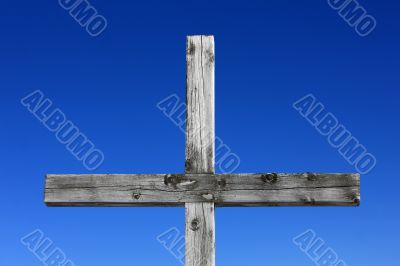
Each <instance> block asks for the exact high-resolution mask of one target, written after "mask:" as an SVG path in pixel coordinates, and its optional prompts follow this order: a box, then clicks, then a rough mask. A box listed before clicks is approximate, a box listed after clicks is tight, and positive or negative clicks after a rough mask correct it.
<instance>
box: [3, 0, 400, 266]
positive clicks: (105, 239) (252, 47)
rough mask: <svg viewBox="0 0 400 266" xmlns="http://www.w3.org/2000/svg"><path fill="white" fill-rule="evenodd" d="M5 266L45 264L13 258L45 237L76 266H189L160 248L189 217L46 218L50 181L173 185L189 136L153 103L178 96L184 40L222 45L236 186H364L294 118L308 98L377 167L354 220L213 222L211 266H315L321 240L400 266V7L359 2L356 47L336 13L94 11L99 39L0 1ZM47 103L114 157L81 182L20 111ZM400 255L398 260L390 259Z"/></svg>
mask: <svg viewBox="0 0 400 266" xmlns="http://www.w3.org/2000/svg"><path fill="white" fill-rule="evenodd" d="M1 3H2V8H1V11H0V34H1V41H0V62H1V63H0V71H1V74H0V88H1V97H0V101H1V104H0V121H1V125H2V130H0V142H1V145H0V147H1V149H0V165H1V168H0V169H1V174H0V175H1V182H2V186H1V188H0V192H1V193H0V200H1V202H2V203H3V204H2V207H1V216H0V225H1V226H0V236H1V237H0V265H1V266H14V265H15V266H27V265H29V266H31V265H32V266H36V265H43V263H42V262H41V261H40V260H39V259H38V258H36V257H35V255H33V254H32V253H31V252H30V251H29V250H28V249H27V247H25V246H24V245H22V244H21V243H20V239H21V237H23V236H25V235H27V234H28V233H30V232H32V231H33V230H35V229H40V230H42V231H43V233H44V234H45V235H46V237H48V238H49V239H51V240H52V241H53V242H54V244H55V245H56V246H57V247H59V248H60V249H62V251H63V252H65V254H66V255H67V257H68V258H69V259H70V260H71V261H73V262H74V263H75V265H97V266H105V265H121V266H123V265H151V266H153V265H154V266H156V265H163V266H169V265H180V263H179V261H178V260H176V259H175V258H174V257H173V256H172V255H171V254H170V253H169V252H168V251H166V250H165V249H164V247H163V246H162V245H160V243H158V242H157V239H156V237H157V236H158V235H159V234H161V233H162V232H164V231H166V230H168V229H169V228H171V227H176V228H178V229H179V230H180V231H181V232H183V230H184V209H183V208H48V207H46V206H45V205H44V204H43V189H44V175H45V174H46V173H92V172H93V173H176V172H182V171H183V170H184V159H185V158H184V156H185V152H184V151H185V150H184V149H185V146H184V145H185V136H184V134H183V133H182V132H181V131H180V130H179V128H178V127H176V126H175V125H174V124H173V123H172V122H171V121H170V120H169V119H168V118H167V117H165V115H164V114H163V113H162V112H161V111H160V110H159V109H158V108H157V107H156V104H157V103H158V102H159V101H161V100H162V99H164V98H165V97H167V96H169V95H171V94H174V93H175V94H177V95H178V96H179V97H180V98H181V99H182V100H183V99H184V97H185V38H186V36H187V35H193V34H213V35H214V36H215V42H216V87H215V88H216V92H215V93H216V134H217V135H218V136H219V137H220V138H221V139H222V140H223V141H224V143H226V144H227V145H228V146H229V147H230V148H231V149H232V151H233V152H234V153H236V154H237V155H238V156H239V157H240V160H241V164H240V166H239V168H238V169H237V170H236V171H235V172H238V173H239V172H245V173H247V172H309V171H313V172H355V171H356V170H355V168H354V166H352V165H350V164H349V163H348V162H347V161H346V160H345V159H344V158H343V157H342V156H341V155H340V154H339V153H338V152H337V150H336V149H334V148H332V147H331V146H330V145H329V144H328V142H327V139H326V137H324V136H321V135H320V134H319V133H318V132H317V131H316V130H315V129H314V128H313V127H312V126H311V125H310V124H309V123H308V122H307V121H306V120H305V119H304V118H303V117H302V116H301V115H300V114H299V113H298V112H297V111H296V110H294V109H293V107H292V104H293V103H294V102H295V101H297V100H298V99H300V98H301V97H303V96H304V95H306V94H309V93H312V94H313V95H314V96H315V97H317V98H318V100H319V101H321V102H322V103H323V104H324V105H325V108H326V109H327V110H329V111H330V112H332V113H333V114H334V115H335V116H336V117H337V118H338V120H339V121H340V123H342V124H343V125H345V126H346V128H347V129H348V130H349V131H351V132H352V134H353V135H354V136H355V137H356V138H357V139H358V140H359V141H360V143H362V144H363V145H364V146H365V147H366V148H367V149H368V151H369V152H370V153H372V154H373V155H374V156H375V157H376V159H377V165H376V167H375V168H374V170H373V171H372V172H370V173H369V174H367V175H363V176H362V177H361V206H360V207H359V208H221V209H217V210H216V238H217V255H216V258H217V259H216V260H217V265H229V266H235V265H253V266H256V265H259V266H263V265H275V266H292V265H296V266H303V265H304V266H306V265H314V264H313V262H312V261H311V260H310V259H309V258H308V257H307V255H306V254H304V253H302V252H301V251H300V249H299V248H298V247H296V246H295V245H294V244H293V243H292V238H293V237H295V236H297V235H299V234H301V233H302V232H304V231H306V230H307V229H313V230H314V231H315V232H316V233H317V235H318V236H319V237H321V238H322V239H323V240H324V241H325V242H326V244H327V246H329V247H331V248H332V249H333V250H335V252H336V253H337V254H338V256H339V257H340V258H341V259H342V260H343V261H345V262H346V263H347V264H348V265H354V266H376V265H379V266H398V265H399V262H398V253H399V245H398V238H399V237H400V232H399V227H398V225H399V223H400V217H399V207H398V196H397V195H398V193H399V190H400V181H399V179H398V177H397V176H398V174H397V172H398V168H397V163H399V152H398V150H399V148H400V145H399V144H400V143H399V139H398V137H396V136H399V135H400V128H399V124H398V119H399V115H400V112H399V107H398V100H399V95H400V92H399V90H400V78H399V75H398V71H399V64H400V63H399V62H400V52H399V49H398V47H400V40H399V36H400V35H399V33H400V27H399V26H400V23H399V16H398V9H399V7H400V4H399V3H396V2H395V1H388V0H382V1H379V2H378V1H365V0H363V1H361V0H360V1H359V3H360V4H361V5H362V6H363V7H364V8H365V10H366V11H367V12H368V14H370V15H372V16H373V17H374V18H375V19H376V21H377V27H376V29H375V30H374V31H373V32H372V33H371V34H370V35H368V36H366V37H361V36H359V35H358V34H357V33H356V31H355V30H354V28H352V27H350V26H349V25H348V24H347V22H345V21H344V20H343V19H342V17H341V16H339V14H338V12H337V11H335V10H333V9H332V8H331V7H330V6H329V5H328V2H327V1H312V2H307V3H306V2H304V1H289V0H279V1H278V0H273V1H247V2H244V1H209V0H205V1H155V0H150V1H140V2H139V1H113V2H110V1H100V0H91V1H90V3H91V4H92V5H93V6H94V7H95V8H96V9H97V11H98V13H99V14H100V15H102V16H104V18H106V20H107V22H108V25H107V28H106V29H105V31H104V32H102V33H101V34H100V35H99V36H97V37H92V36H91V35H89V34H88V32H86V30H85V28H83V27H81V26H80V25H79V24H78V23H77V22H76V21H75V20H74V18H73V17H71V16H70V15H69V13H68V11H66V10H64V9H63V8H62V7H61V6H60V5H59V3H58V1H56V0H52V1H50V0H44V1H26V0H24V1H12V0H2V1H1ZM38 89H39V90H41V91H42V92H43V93H44V94H45V95H46V97H48V98H49V99H51V100H52V102H53V104H54V105H55V106H56V107H58V108H60V109H61V110H62V111H63V112H64V114H65V115H66V116H67V117H68V119H70V120H71V121H72V122H73V123H74V124H75V125H76V126H77V127H79V129H80V130H81V131H82V132H83V133H84V134H85V135H86V136H87V137H88V138H89V139H90V140H91V141H92V142H93V143H94V144H95V145H96V147H97V148H99V149H101V151H102V152H103V153H104V155H105V160H104V163H103V164H102V165H101V166H100V167H99V168H98V169H96V170H95V171H89V170H87V169H86V168H85V167H84V165H83V164H82V162H80V161H79V160H77V159H76V158H75V157H74V156H73V155H72V154H71V153H70V152H69V151H68V150H67V149H66V148H65V146H64V145H62V144H60V143H59V142H58V141H57V139H56V137H55V135H54V133H53V132H50V131H49V130H48V129H47V128H46V127H44V125H43V124H42V123H41V122H40V121H38V120H37V119H36V118H35V117H34V116H33V115H32V114H31V113H30V112H29V111H28V110H27V109H26V108H25V107H24V106H23V105H21V103H20V100H21V98H23V97H24V96H26V95H27V94H29V93H31V92H33V91H35V90H38ZM396 246H397V248H396Z"/></svg>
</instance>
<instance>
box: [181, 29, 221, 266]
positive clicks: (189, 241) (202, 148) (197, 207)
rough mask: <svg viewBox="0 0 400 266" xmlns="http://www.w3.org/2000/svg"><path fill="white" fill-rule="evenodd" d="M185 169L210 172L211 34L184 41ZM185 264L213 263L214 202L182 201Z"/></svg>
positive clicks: (206, 265)
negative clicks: (183, 205) (184, 227)
mask: <svg viewBox="0 0 400 266" xmlns="http://www.w3.org/2000/svg"><path fill="white" fill-rule="evenodd" d="M186 64H187V65H186V68H187V69H186V73H187V74H186V103H187V114H186V115H187V119H186V163H185V172H186V173H196V174H205V173H214V162H215V158H214V157H215V148H214V139H215V133H214V37H213V36H189V37H188V38H187V44H186ZM185 208H186V266H215V221H214V203H186V205H185Z"/></svg>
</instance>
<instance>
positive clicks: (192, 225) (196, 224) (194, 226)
mask: <svg viewBox="0 0 400 266" xmlns="http://www.w3.org/2000/svg"><path fill="white" fill-rule="evenodd" d="M199 228H200V221H199V219H197V218H194V219H193V220H192V221H191V222H190V229H191V230H192V231H197V230H199Z"/></svg>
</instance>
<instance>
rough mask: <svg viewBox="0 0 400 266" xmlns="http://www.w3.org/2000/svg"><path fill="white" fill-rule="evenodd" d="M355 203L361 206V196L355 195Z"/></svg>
mask: <svg viewBox="0 0 400 266" xmlns="http://www.w3.org/2000/svg"><path fill="white" fill-rule="evenodd" d="M353 202H354V203H355V204H357V206H359V205H360V196H358V195H354V196H353Z"/></svg>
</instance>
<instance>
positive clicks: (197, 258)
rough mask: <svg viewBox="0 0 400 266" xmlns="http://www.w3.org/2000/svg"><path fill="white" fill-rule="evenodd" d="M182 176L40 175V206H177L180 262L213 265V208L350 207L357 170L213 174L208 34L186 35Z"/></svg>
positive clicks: (355, 190)
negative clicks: (181, 225) (182, 249)
mask: <svg viewBox="0 0 400 266" xmlns="http://www.w3.org/2000/svg"><path fill="white" fill-rule="evenodd" d="M186 49H187V50H186V63H187V80H186V86H187V89H186V94H187V96H186V97H187V120H186V162H185V173H184V174H119V175H114V174H111V175H110V174H107V175H91V174H88V175H47V176H46V188H45V203H46V204H47V205H48V206H183V205H185V208H186V230H185V231H186V258H185V261H186V265H187V266H214V265H215V227H214V225H215V224H214V207H215V206H217V207H222V206H358V205H359V203H360V176H359V174H317V173H299V174H286V173H280V174H279V173H263V174H215V171H214V170H215V169H214V162H215V160H214V157H215V147H214V65H215V63H214V37H213V36H189V37H188V38H187V46H186Z"/></svg>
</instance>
